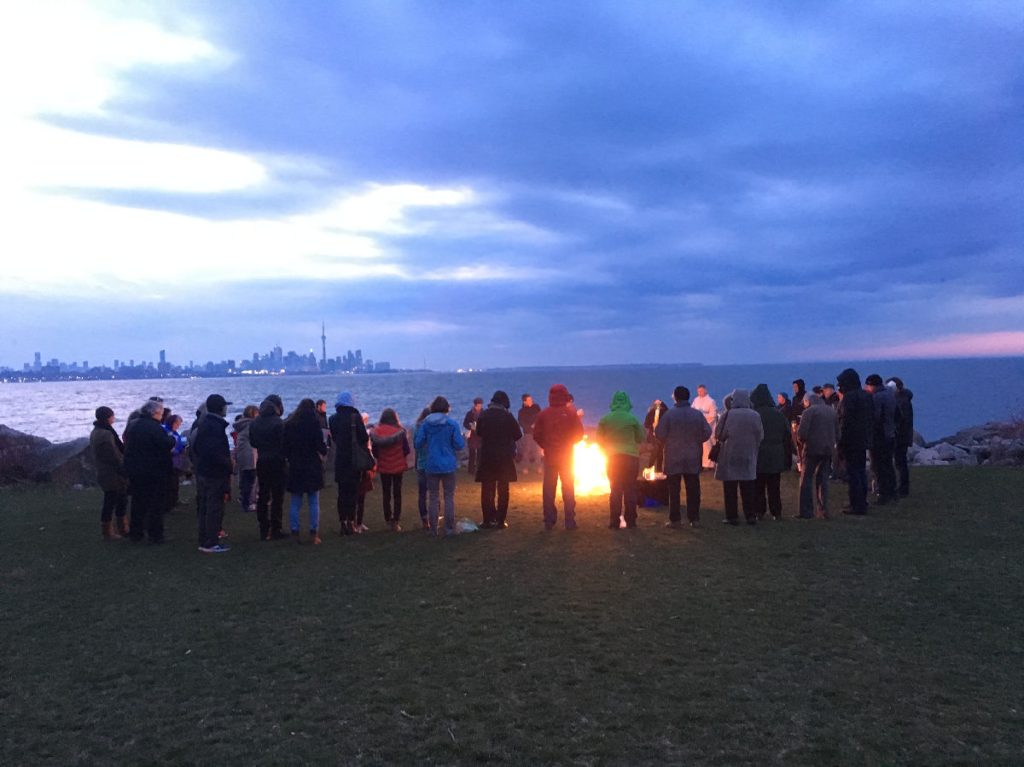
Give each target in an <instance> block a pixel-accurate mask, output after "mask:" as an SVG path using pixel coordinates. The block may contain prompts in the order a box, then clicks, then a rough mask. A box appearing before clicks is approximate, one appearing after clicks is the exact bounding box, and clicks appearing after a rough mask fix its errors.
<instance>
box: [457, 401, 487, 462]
mask: <svg viewBox="0 0 1024 767" xmlns="http://www.w3.org/2000/svg"><path fill="white" fill-rule="evenodd" d="M483 409H484V401H483V399H482V398H481V397H477V398H475V399H474V400H473V407H471V408H470V409H469V412H468V413H466V417H465V418H463V419H462V428H464V429H465V430H466V435H467V436H466V444H467V445H468V447H469V465H468V466H467V467H466V469H467V471H469V473H470V474H474V475H475V474H476V467H477V464H478V463H479V461H480V437H478V436H477V433H476V419H477V418H479V417H480V413H481V412H482V411H483Z"/></svg>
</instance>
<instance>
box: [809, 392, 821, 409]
mask: <svg viewBox="0 0 1024 767" xmlns="http://www.w3.org/2000/svg"><path fill="white" fill-rule="evenodd" d="M824 404H825V400H824V398H823V397H822V396H821V395H819V394H808V395H807V407H814V406H815V405H824Z"/></svg>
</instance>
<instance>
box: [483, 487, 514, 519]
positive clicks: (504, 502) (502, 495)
mask: <svg viewBox="0 0 1024 767" xmlns="http://www.w3.org/2000/svg"><path fill="white" fill-rule="evenodd" d="M508 497H509V492H508V481H507V480H501V479H485V480H483V481H482V482H481V483H480V511H481V512H482V513H483V517H484V524H485V525H504V524H505V518H506V517H508Z"/></svg>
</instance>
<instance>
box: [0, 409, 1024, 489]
mask: <svg viewBox="0 0 1024 767" xmlns="http://www.w3.org/2000/svg"><path fill="white" fill-rule="evenodd" d="M914 437H915V439H914V445H912V446H911V447H910V449H909V451H908V453H907V456H908V458H909V459H910V462H911V464H912V465H914V466H1024V420H1022V419H1014V420H1012V421H1008V422H1000V421H992V422H989V423H987V424H985V425H983V426H972V427H970V428H968V429H962V430H961V431H958V432H957V433H956V434H954V435H952V436H949V437H943V438H942V439H939V440H935V441H934V442H925V441H924V439H922V438H921V436H920V435H918V434H915V435H914ZM23 482H55V483H57V484H61V485H66V486H81V487H88V486H91V485H95V484H96V469H95V466H94V464H93V460H92V452H91V451H90V449H89V440H88V439H87V438H85V437H82V438H80V439H76V440H73V441H72V442H58V443H53V442H50V441H49V440H46V439H43V438H42V437H34V436H32V435H31V434H25V433H23V432H20V431H16V430H15V429H11V428H8V427H7V426H4V425H2V424H0V485H11V484H18V483H23Z"/></svg>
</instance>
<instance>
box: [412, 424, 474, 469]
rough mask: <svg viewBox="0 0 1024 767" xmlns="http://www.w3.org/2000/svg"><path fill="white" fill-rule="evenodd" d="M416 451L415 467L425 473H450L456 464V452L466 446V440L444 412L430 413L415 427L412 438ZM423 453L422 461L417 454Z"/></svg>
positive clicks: (456, 425) (457, 426)
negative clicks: (414, 434)
mask: <svg viewBox="0 0 1024 767" xmlns="http://www.w3.org/2000/svg"><path fill="white" fill-rule="evenodd" d="M413 443H414V444H415V446H416V451H417V461H416V465H417V468H419V467H420V466H422V467H423V470H424V471H426V472H427V474H451V473H452V472H454V471H455V469H456V468H457V466H458V459H457V458H456V453H458V451H460V450H462V449H463V448H464V447H466V440H465V439H464V438H463V436H462V432H461V431H460V430H459V425H458V424H457V423H455V421H453V420H452V419H451V418H449V417H448V416H447V414H445V413H431V414H430V415H428V416H427V417H426V418H424V419H423V422H422V423H421V424H420V425H419V426H417V427H416V436H415V437H414V439H413ZM421 453H425V454H426V455H425V457H424V458H423V461H422V463H421V462H420V460H419V455H420V454H421Z"/></svg>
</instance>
